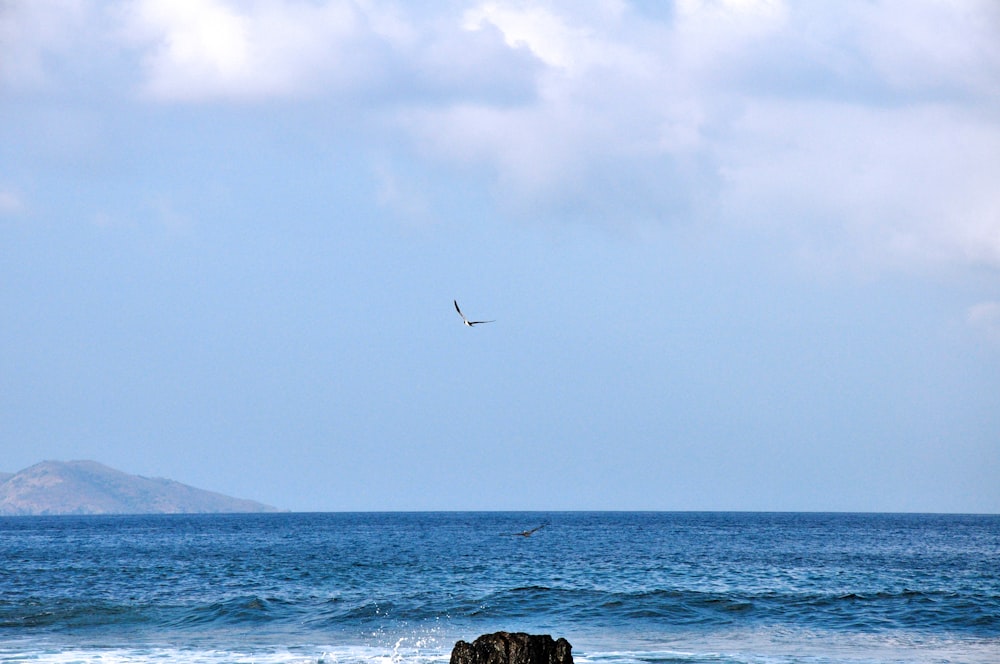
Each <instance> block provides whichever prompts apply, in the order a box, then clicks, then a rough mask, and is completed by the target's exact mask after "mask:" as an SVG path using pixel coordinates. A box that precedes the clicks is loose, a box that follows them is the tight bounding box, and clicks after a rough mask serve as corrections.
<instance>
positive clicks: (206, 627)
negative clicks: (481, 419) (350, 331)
mask: <svg viewBox="0 0 1000 664" xmlns="http://www.w3.org/2000/svg"><path fill="white" fill-rule="evenodd" d="M540 525H543V526H544V527H542V528H541V529H540V530H537V531H536V532H535V533H534V534H532V535H531V536H530V537H524V536H519V535H516V534H515V533H519V532H521V531H524V530H528V529H531V528H535V527H537V526H540ZM500 630H506V631H524V632H530V633H534V634H551V635H552V636H553V637H555V638H558V637H565V638H566V639H568V640H569V641H570V643H571V644H572V645H573V656H574V659H575V660H576V661H577V662H578V663H580V664H670V663H675V662H676V663H681V662H694V663H702V662H704V663H722V664H726V663H753V664H784V663H791V662H808V663H809V664H824V663H827V662H851V663H865V664H869V663H888V662H893V663H896V662H914V663H924V662H926V663H931V662H934V663H937V662H969V663H986V662H990V663H997V662H1000V516H974V515H970V516H960V515H910V514H905V515H894V514H884V515H873V514H786V513H781V514H762V513H671V512H651V513H634V512H598V513H589V512H564V513H562V512H561V513H539V512H527V513H514V512H502V513H459V512H440V513H357V514H346V513H331V514H242V515H190V516H189V515H173V516H87V517H84V516H80V517H74V516H61V517H55V516H54V517H7V518H0V662H58V663H61V664H68V663H71V662H100V663H104V664H110V663H131V662H164V663H166V662H198V663H207V664H217V663H223V662H242V663H261V664H267V663H271V662H275V663H277V662H280V663H286V662H303V663H306V662H310V663H323V664H361V663H366V664H440V663H445V662H447V660H448V657H449V655H450V653H451V649H452V647H453V646H454V644H455V642H456V641H457V640H459V639H464V640H467V641H471V640H473V639H474V638H476V637H477V636H479V635H481V634H485V633H489V632H494V631H500Z"/></svg>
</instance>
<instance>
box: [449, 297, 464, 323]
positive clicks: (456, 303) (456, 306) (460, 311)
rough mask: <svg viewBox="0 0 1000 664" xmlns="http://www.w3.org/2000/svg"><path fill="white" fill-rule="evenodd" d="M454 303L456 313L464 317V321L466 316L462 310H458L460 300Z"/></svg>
mask: <svg viewBox="0 0 1000 664" xmlns="http://www.w3.org/2000/svg"><path fill="white" fill-rule="evenodd" d="M452 302H454V303H455V311H457V312H458V315H459V316H461V317H462V320H465V314H463V313H462V310H461V309H459V308H458V300H452Z"/></svg>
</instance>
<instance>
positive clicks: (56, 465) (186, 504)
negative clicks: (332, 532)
mask: <svg viewBox="0 0 1000 664" xmlns="http://www.w3.org/2000/svg"><path fill="white" fill-rule="evenodd" d="M277 511H278V510H277V508H274V507H271V506H269V505H264V504H262V503H258V502H255V501H253V500H242V499H240V498H230V497H229V496H224V495H222V494H221V493H214V492H212V491H205V490H202V489H196V488H194V487H192V486H188V485H186V484H181V483H180V482H175V481H173V480H167V479H163V478H160V477H154V478H150V477H142V476H141V475H129V474H128V473H123V472H122V471H120V470H115V469H114V468H109V467H107V466H105V465H103V464H100V463H97V462H96V461H68V462H64V461H43V462H41V463H36V464H35V465H34V466H31V467H30V468H25V469H24V470H22V471H20V472H18V473H14V474H10V473H0V516H22V515H24V516H27V515H44V514H202V513H235V512H277Z"/></svg>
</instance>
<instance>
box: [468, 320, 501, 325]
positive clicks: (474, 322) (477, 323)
mask: <svg viewBox="0 0 1000 664" xmlns="http://www.w3.org/2000/svg"><path fill="white" fill-rule="evenodd" d="M495 322H496V321H494V320H470V321H469V325H479V324H481V323H495Z"/></svg>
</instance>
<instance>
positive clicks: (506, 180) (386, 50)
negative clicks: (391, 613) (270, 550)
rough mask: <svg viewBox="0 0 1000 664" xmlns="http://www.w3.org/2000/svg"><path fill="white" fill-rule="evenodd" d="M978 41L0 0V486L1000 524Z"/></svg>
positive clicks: (994, 105)
mask: <svg viewBox="0 0 1000 664" xmlns="http://www.w3.org/2000/svg"><path fill="white" fill-rule="evenodd" d="M998 37H1000V7H998V5H997V4H996V3H994V2H989V1H987V0H983V1H981V2H976V1H968V2H964V1H957V2H924V1H915V2H914V1H907V2H851V1H848V2H841V3H832V4H824V3H812V2H801V3H800V2H782V1H780V0H770V1H768V0H717V1H709V0H704V1H702V0H678V1H677V2H673V3H667V2H664V3H656V2H617V1H611V0H607V1H600V0H595V2H589V3H579V2H538V3H524V2H505V1H503V0H496V1H491V2H480V1H477V0H471V1H469V2H458V1H455V2H441V3H394V2H384V1H381V0H365V1H363V2H361V1H357V2H346V1H341V0H329V1H315V2H309V1H304V0H302V1H299V0H296V1H292V0H259V1H257V0H251V1H247V2H225V1H223V0H205V1H203V2H187V1H180V0H136V1H134V2H96V1H95V2H88V1H85V0H77V1H73V0H70V1H66V2H50V1H45V0H41V1H36V0H32V1H31V2H28V1H24V2H17V1H15V2H8V3H4V4H3V5H2V6H0V309H2V311H3V314H2V325H0V446H2V455H0V459H2V464H0V466H2V467H0V470H4V471H8V472H13V471H17V470H20V469H21V468H24V467H26V466H28V465H31V464H33V463H35V462H37V461H40V460H43V459H63V460H70V459H95V460H98V461H101V462H103V463H106V464H108V465H111V466H114V467H116V468H120V469H122V470H125V471H127V472H132V473H138V474H142V475H147V476H162V477H169V478H172V479H176V480H179V481H182V482H185V483H188V484H193V485H195V486H199V487H202V488H208V489H213V490H216V491H220V492H223V493H227V494H231V495H236V496H240V497H246V498H253V499H257V500H260V501H263V502H267V503H270V504H273V505H277V506H279V507H283V508H287V509H292V510H417V509H545V510H547V509H665V510H687V509H710V510H715V509H735V510H856V511H958V512H993V513H995V512H1000V186H998V183H1000V38H998ZM453 299H457V300H458V302H459V303H460V304H461V305H462V308H463V310H464V311H465V313H466V314H468V315H469V316H470V317H472V318H487V319H496V322H495V323H491V324H489V325H484V326H478V327H476V328H474V329H468V328H466V327H464V326H463V325H462V324H461V319H460V318H459V317H458V315H457V314H456V312H455V311H454V309H453V307H452V300H453Z"/></svg>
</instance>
